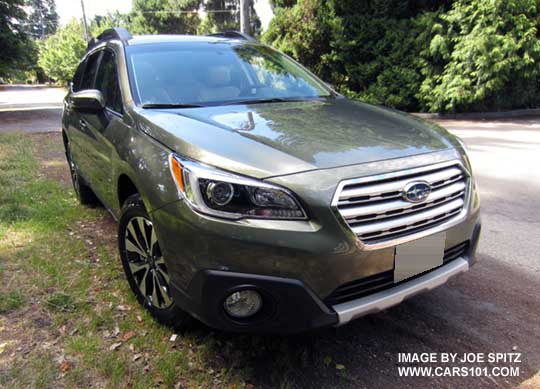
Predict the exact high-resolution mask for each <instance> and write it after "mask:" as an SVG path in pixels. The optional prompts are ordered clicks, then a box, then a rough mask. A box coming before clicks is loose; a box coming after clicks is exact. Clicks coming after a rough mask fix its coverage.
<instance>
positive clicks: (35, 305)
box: [0, 134, 351, 388]
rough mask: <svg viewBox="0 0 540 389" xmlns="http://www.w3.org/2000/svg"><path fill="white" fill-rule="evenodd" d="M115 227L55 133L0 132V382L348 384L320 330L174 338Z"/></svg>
mask: <svg viewBox="0 0 540 389" xmlns="http://www.w3.org/2000/svg"><path fill="white" fill-rule="evenodd" d="M38 157H39V159H38ZM115 231H116V227H115V224H114V223H113V222H112V221H111V217H110V216H109V215H108V214H107V213H106V211H104V210H103V209H102V208H99V207H98V208H88V207H83V206H81V205H79V204H78V203H77V201H76V198H75V196H74V194H73V191H72V190H71V186H69V176H68V174H67V167H66V165H65V159H64V156H63V152H62V141H61V137H60V135H59V134H52V135H45V134H39V135H21V134H13V135H0V285H2V288H0V387H9V388H26V387H33V388H45V387H51V388H53V387H54V388H56V387H69V388H72V387H88V386H92V387H105V388H117V387H129V388H148V387H163V388H168V387H171V388H173V387H174V388H176V387H187V388H208V387H215V388H222V387H230V388H252V387H253V386H254V385H253V384H255V385H257V386H259V385H260V386H263V387H279V388H291V387H298V386H313V385H310V383H313V384H314V383H315V382H317V380H319V379H329V378H330V379H331V380H336V381H337V382H343V383H345V384H348V385H350V384H351V380H350V378H348V377H346V376H345V375H347V374H349V373H347V371H343V370H336V369H335V368H334V366H335V365H336V364H337V363H340V361H338V360H337V359H336V361H334V360H332V361H331V362H332V363H325V360H324V358H323V357H324V355H322V356H321V355H320V350H318V348H319V347H321V344H324V341H323V342H322V343H321V341H320V339H318V336H317V335H315V336H313V337H310V336H304V337H277V336H251V335H233V334H225V333H219V332H214V331H212V330H209V329H207V328H205V327H203V326H201V327H198V328H196V329H194V330H191V331H189V332H186V333H183V334H178V335H179V336H178V337H177V339H176V341H174V342H171V341H170V337H171V335H172V334H173V330H172V329H171V328H168V327H164V326H161V325H159V324H157V323H156V322H155V321H154V320H153V319H152V318H151V317H150V316H149V315H148V314H147V313H146V312H145V311H144V310H143V309H142V308H141V307H140V306H139V305H138V304H137V302H136V301H135V298H134V297H133V296H132V293H131V291H130V289H129V286H128V284H127V282H126V281H125V277H124V274H123V271H122V267H121V264H120V260H119V258H118V254H117V249H116V237H115V234H116V233H115ZM327 362H328V361H327Z"/></svg>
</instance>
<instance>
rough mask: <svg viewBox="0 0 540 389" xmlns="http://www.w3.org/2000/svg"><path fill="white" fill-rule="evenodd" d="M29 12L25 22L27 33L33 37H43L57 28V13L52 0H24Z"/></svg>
mask: <svg viewBox="0 0 540 389" xmlns="http://www.w3.org/2000/svg"><path fill="white" fill-rule="evenodd" d="M25 5H26V6H27V7H29V9H30V13H29V15H28V18H27V20H26V23H25V29H26V32H27V34H28V35H30V36H31V37H32V38H34V39H42V40H43V39H45V38H46V37H47V36H49V35H52V34H54V33H55V32H56V29H57V28H58V20H59V18H58V13H56V4H55V2H54V0H26V2H25Z"/></svg>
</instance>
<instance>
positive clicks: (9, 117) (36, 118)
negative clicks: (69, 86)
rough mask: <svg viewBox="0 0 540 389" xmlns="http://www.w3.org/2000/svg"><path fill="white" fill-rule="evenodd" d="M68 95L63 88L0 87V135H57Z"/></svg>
mask: <svg viewBox="0 0 540 389" xmlns="http://www.w3.org/2000/svg"><path fill="white" fill-rule="evenodd" d="M65 94H66V92H65V90H64V89H62V88H51V87H47V86H38V87H36V86H28V85H0V134H1V133H2V132H10V131H25V132H45V131H58V130H59V129H60V115H61V113H62V99H63V97H64V95H65Z"/></svg>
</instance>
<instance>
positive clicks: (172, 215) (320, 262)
mask: <svg viewBox="0 0 540 389" xmlns="http://www.w3.org/2000/svg"><path fill="white" fill-rule="evenodd" d="M435 158H437V160H435ZM455 158H456V155H454V154H452V153H450V154H448V153H443V154H437V156H434V155H427V156H422V157H418V158H407V159H405V160H402V161H389V162H382V163H378V164H377V165H376V169H377V171H375V173H379V172H380V173H384V172H385V171H394V170H395V169H396V168H397V166H399V167H403V168H404V169H405V168H408V167H414V166H418V165H423V164H426V165H427V164H431V163H434V162H444V161H445V160H448V159H450V160H452V159H455ZM362 169H369V171H370V172H373V171H374V169H375V167H374V166H368V167H366V166H363V165H360V166H351V167H347V168H340V169H332V170H321V171H313V172H308V173H302V174H298V175H295V176H290V177H277V178H275V179H273V180H272V181H273V182H275V183H277V184H280V185H282V186H284V187H288V188H291V189H292V190H293V191H294V192H295V193H296V194H297V195H298V196H299V198H300V199H302V200H303V201H305V202H306V203H307V205H308V207H307V210H308V212H309V213H310V220H309V221H271V220H257V219H254V220H250V219H246V220H240V221H227V220H219V219H215V218H212V217H208V216H204V215H201V214H198V213H195V212H193V211H192V210H191V209H190V208H189V207H188V206H187V205H186V203H185V202H183V201H177V202H174V203H170V204H168V205H166V206H164V207H162V208H159V209H157V210H155V211H154V212H152V219H153V222H154V224H155V225H156V231H157V234H158V240H159V242H160V246H161V248H162V251H163V255H164V257H165V260H166V261H167V267H168V270H169V273H170V275H171V282H172V284H173V292H174V294H175V300H176V301H177V302H178V303H179V305H180V306H181V307H182V308H184V309H185V310H186V311H188V312H190V313H192V314H193V315H194V316H195V317H197V318H198V319H200V320H201V321H203V322H205V323H207V324H208V325H210V326H212V327H216V328H221V329H225V330H228V331H257V332H273V333H293V332H299V331H305V330H307V329H310V328H316V327H321V326H328V325H339V324H343V323H345V322H346V321H348V320H350V319H352V318H355V317H358V316H361V315H363V314H366V313H369V312H371V311H373V310H377V309H385V308H387V307H389V306H391V305H393V304H394V301H397V302H399V301H401V300H403V299H404V298H407V297H409V296H411V295H413V294H415V293H417V292H420V291H422V290H426V289H430V288H432V287H435V286H437V285H440V284H442V283H444V282H446V280H447V279H448V277H450V276H451V275H454V272H453V271H451V272H450V273H451V274H450V275H448V276H444V275H445V274H448V272H447V270H444V271H442V273H441V272H434V273H432V274H430V273H425V274H423V275H421V276H422V277H424V276H425V277H424V278H422V280H424V281H425V280H426V279H427V280H428V281H429V282H427V281H426V282H424V281H417V282H415V281H414V280H416V278H414V279H409V280H407V281H404V282H403V283H400V284H393V283H391V285H389V288H388V289H385V290H380V289H377V290H376V291H374V292H373V293H383V292H384V294H382V295H377V296H378V300H377V303H373V302H371V301H372V300H365V299H366V298H369V297H372V295H373V293H371V295H367V296H365V295H362V296H355V297H354V299H353V300H352V301H349V300H347V301H346V304H347V305H346V306H344V305H342V304H341V303H342V301H339V302H335V301H332V299H331V298H330V297H331V296H332V294H333V292H334V291H336V289H338V288H339V287H340V286H343V285H346V284H349V283H353V282H356V281H358V280H364V279H366V278H368V277H374V276H377V275H379V274H381V273H388V272H393V270H394V255H395V246H389V247H384V248H378V249H373V250H365V247H364V245H363V244H362V243H361V242H360V241H359V240H358V238H357V237H356V235H354V233H352V231H351V230H350V229H349V228H348V227H347V226H346V225H344V223H342V221H341V220H340V219H339V218H337V217H336V214H335V212H334V211H333V210H332V208H331V207H330V206H329V204H330V203H331V201H332V197H333V195H334V193H335V188H336V185H337V182H340V181H341V180H343V179H345V178H347V177H357V176H362V174H365V171H363V170H362ZM479 231H480V216H479V200H478V196H477V193H476V191H473V194H472V198H471V200H470V202H469V206H468V208H467V211H466V215H465V217H464V219H462V221H461V222H459V224H456V225H452V226H450V227H449V228H448V229H447V230H445V235H446V242H445V243H446V244H445V249H451V248H453V247H455V246H456V245H460V244H462V243H464V242H468V249H467V252H464V253H460V257H461V260H462V261H466V262H467V266H471V265H472V264H473V263H474V253H475V250H476V242H477V241H478V235H479ZM455 260H456V259H455V258H454V261H455ZM447 266H450V269H451V268H452V266H451V265H449V264H448V263H446V264H444V265H443V266H442V267H441V268H440V269H443V268H444V269H448V268H447ZM459 269H460V271H461V270H464V269H463V267H459ZM436 270H438V269H436ZM441 274H442V275H441ZM413 284H414V285H416V286H415V287H414V288H412V287H411V286H410V285H413ZM403 285H409V286H403ZM236 287H253V288H255V289H257V290H260V291H261V294H262V295H263V299H264V300H265V302H266V303H267V304H266V305H267V306H268V307H269V308H268V310H267V311H265V312H264V314H262V315H260V316H259V317H256V318H255V319H256V320H253V321H245V322H238V321H235V320H232V319H230V318H229V317H228V316H226V314H225V312H224V311H223V300H224V299H225V298H226V297H227V295H228V293H231V291H233V290H234V289H235V288H236ZM395 288H397V289H395ZM366 304H367V305H366ZM358 307H360V308H358ZM362 307H364V308H362ZM365 307H367V308H365ZM340 312H341V314H340ZM344 312H348V313H344Z"/></svg>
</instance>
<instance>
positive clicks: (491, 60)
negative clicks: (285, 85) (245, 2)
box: [263, 0, 540, 112]
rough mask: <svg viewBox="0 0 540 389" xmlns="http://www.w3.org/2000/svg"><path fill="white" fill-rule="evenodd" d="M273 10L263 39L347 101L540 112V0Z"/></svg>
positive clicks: (341, 0)
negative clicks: (332, 86)
mask: <svg viewBox="0 0 540 389" xmlns="http://www.w3.org/2000/svg"><path fill="white" fill-rule="evenodd" d="M272 4H273V5H274V6H275V7H276V8H275V12H276V16H275V17H274V19H273V20H272V22H271V23H270V26H269V28H268V30H267V31H266V32H265V34H264V36H263V40H264V41H265V42H267V43H269V44H271V45H273V46H274V47H276V48H278V49H280V50H283V51H285V52H287V53H288V54H290V55H292V56H293V57H295V58H297V59H298V60H300V62H302V63H304V64H305V65H306V66H308V67H309V68H310V69H311V70H313V71H314V72H315V73H317V74H318V75H319V76H321V77H322V78H323V79H324V80H326V81H328V82H330V83H332V84H334V86H335V87H336V88H337V89H338V90H340V91H341V92H342V93H345V94H346V95H348V96H350V97H353V98H358V99H361V100H364V101H368V102H371V103H375V104H383V105H387V106H390V107H395V108H400V109H405V110H421V111H428V110H429V111H433V112H444V111H449V110H452V111H454V110H455V111H470V110H496V109H511V108H524V107H538V106H540V83H539V82H538V81H540V75H539V72H540V68H539V67H538V63H539V62H540V41H539V32H538V27H539V21H540V8H539V7H540V5H539V4H540V1H539V0H489V1H472V0H454V1H452V0H436V1H433V0H431V1H430V0H419V1H414V2H412V1H409V0H372V1H369V2H367V1H356V0H329V1H322V0H298V1H273V2H272Z"/></svg>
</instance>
